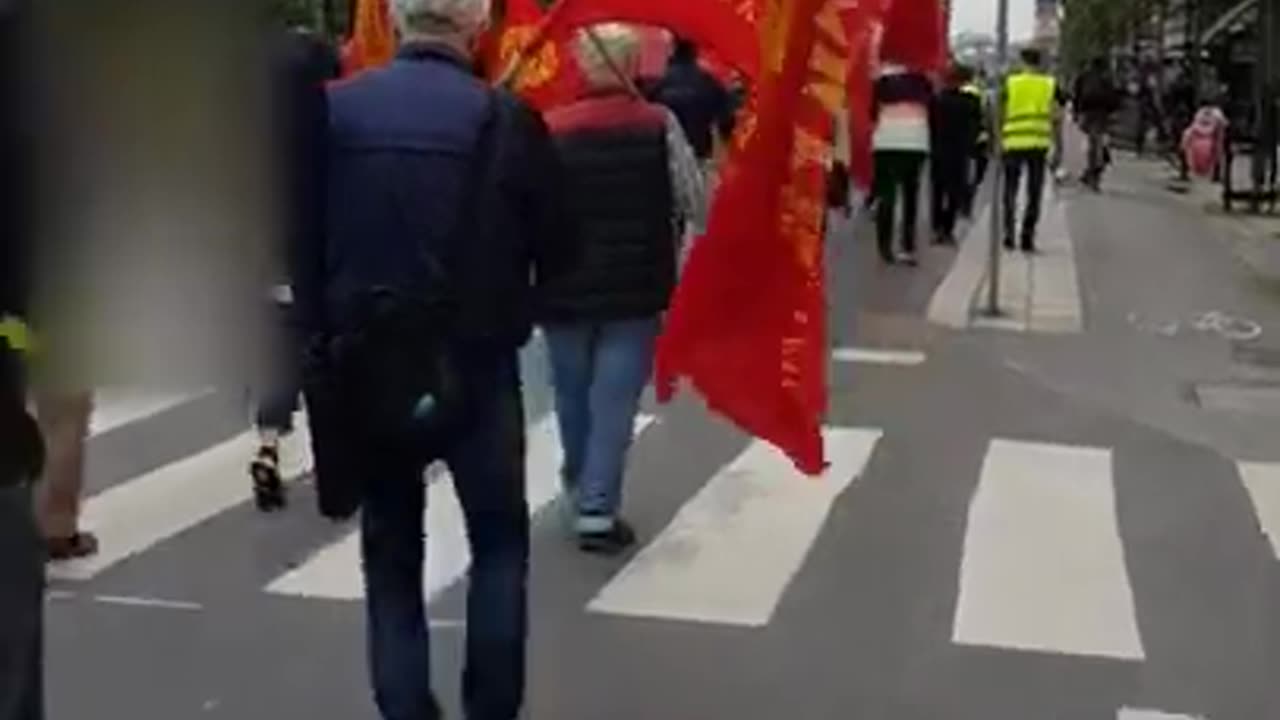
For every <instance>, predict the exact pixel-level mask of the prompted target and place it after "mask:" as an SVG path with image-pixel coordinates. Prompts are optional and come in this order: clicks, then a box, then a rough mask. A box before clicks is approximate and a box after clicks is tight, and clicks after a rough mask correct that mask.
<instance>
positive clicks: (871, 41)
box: [840, 0, 885, 191]
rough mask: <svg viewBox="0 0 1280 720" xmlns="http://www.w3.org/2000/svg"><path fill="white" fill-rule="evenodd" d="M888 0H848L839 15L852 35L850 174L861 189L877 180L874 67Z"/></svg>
mask: <svg viewBox="0 0 1280 720" xmlns="http://www.w3.org/2000/svg"><path fill="white" fill-rule="evenodd" d="M884 5H885V0H845V2H844V3H843V4H842V6H841V10H840V16H841V19H842V20H843V21H844V26H845V31H846V32H847V33H848V36H849V70H848V77H847V84H846V91H847V94H848V98H847V107H848V109H849V128H848V129H849V176H850V178H852V180H853V183H854V184H855V185H856V186H858V187H859V188H861V189H862V190H864V191H865V190H869V189H870V188H871V183H872V181H873V180H874V174H875V171H874V161H873V160H872V147H871V137H872V135H873V133H874V132H875V119H874V117H873V115H872V112H871V111H872V103H873V102H874V97H873V94H874V82H873V80H872V76H873V74H874V71H875V66H876V61H877V55H878V54H879V48H878V47H877V44H876V42H877V40H878V38H879V37H880V33H881V30H882V28H883V19H884Z"/></svg>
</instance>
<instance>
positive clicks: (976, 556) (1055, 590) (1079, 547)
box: [953, 440, 1143, 660]
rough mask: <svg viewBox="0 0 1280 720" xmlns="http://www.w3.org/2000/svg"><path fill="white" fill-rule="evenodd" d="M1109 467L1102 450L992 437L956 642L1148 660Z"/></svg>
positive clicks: (965, 563)
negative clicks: (1130, 583)
mask: <svg viewBox="0 0 1280 720" xmlns="http://www.w3.org/2000/svg"><path fill="white" fill-rule="evenodd" d="M1111 467H1112V462H1111V453H1110V451H1108V450H1105V449H1102V448H1087V447H1069V446H1062V445H1048V444H1044V443H1028V442H1014V441H1010V440H996V441H994V442H992V443H991V446H990V448H989V450H988V451H987V456H986V460H985V462H984V465H983V468H982V477H981V480H980V481H979V485H978V490H977V492H976V493H975V494H974V497H973V502H972V505H971V506H970V510H969V522H968V526H967V531H966V535H965V544H964V555H963V560H962V561H961V566H960V595H959V600H958V601H957V604H956V619H955V628H954V636H953V639H954V640H955V641H956V642H957V643H960V644H962V645H980V646H988V647H1000V648H1010V649H1014V650H1027V651H1034V652H1052V653H1059V654H1071V655H1083V656H1098V657H1109V658H1115V659H1119V660H1142V659H1143V650H1142V640H1141V639H1140V638H1139V636H1138V627H1137V619H1136V613H1135V612H1134V606H1133V590H1132V588H1131V587H1130V585H1129V576H1128V573H1127V572H1126V569H1125V560H1124V548H1123V545H1122V543H1121V540H1120V534H1119V529H1118V525H1117V522H1118V521H1117V518H1116V508H1115V490H1114V484H1113V482H1112V476H1111ZM1049 558H1052V561H1049V560H1048V559H1049ZM1050 618H1051V619H1052V622H1046V620H1047V619H1050Z"/></svg>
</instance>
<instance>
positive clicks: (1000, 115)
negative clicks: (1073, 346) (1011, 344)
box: [987, 0, 1009, 315]
mask: <svg viewBox="0 0 1280 720" xmlns="http://www.w3.org/2000/svg"><path fill="white" fill-rule="evenodd" d="M998 2H999V10H998V12H997V13H996V74H995V75H996V77H995V81H996V82H995V84H996V87H995V102H994V103H992V108H991V120H992V125H993V127H992V128H991V166H992V170H993V172H992V176H993V177H992V179H991V180H992V182H991V223H990V224H991V248H990V250H991V257H990V259H989V262H988V267H987V314H988V315H999V314H1000V248H1001V246H1002V245H1003V244H1004V232H1003V230H1004V228H1003V227H1002V225H1003V224H1004V217H1005V207H1004V204H1005V193H1004V148H1003V147H1002V145H1003V143H1004V138H1003V130H1004V101H1005V97H1004V92H1005V73H1006V72H1007V71H1008V67H1009V0H998Z"/></svg>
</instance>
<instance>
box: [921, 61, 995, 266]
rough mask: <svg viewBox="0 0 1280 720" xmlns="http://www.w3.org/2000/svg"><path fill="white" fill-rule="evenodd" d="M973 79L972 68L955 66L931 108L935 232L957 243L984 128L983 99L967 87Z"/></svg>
mask: <svg viewBox="0 0 1280 720" xmlns="http://www.w3.org/2000/svg"><path fill="white" fill-rule="evenodd" d="M972 79H973V73H972V72H971V71H970V70H969V69H968V68H966V67H963V66H956V67H955V68H953V69H952V70H951V73H950V75H949V76H948V78H947V86H946V88H945V89H944V90H943V91H942V92H941V93H939V94H938V95H937V96H935V97H934V99H933V104H932V106H931V107H930V111H929V130H930V141H929V146H930V148H931V155H930V168H931V169H932V173H933V234H934V241H935V242H936V243H938V244H940V245H950V244H954V243H955V227H956V218H957V217H958V216H959V214H960V213H962V212H964V210H965V208H966V206H967V204H968V196H969V166H970V161H971V159H972V158H973V157H974V156H975V155H976V154H977V146H978V136H979V134H980V133H981V132H982V101H981V100H980V99H979V98H978V97H975V96H974V95H973V94H972V93H968V92H965V90H964V86H965V85H966V84H967V83H968V82H969V81H970V80H972Z"/></svg>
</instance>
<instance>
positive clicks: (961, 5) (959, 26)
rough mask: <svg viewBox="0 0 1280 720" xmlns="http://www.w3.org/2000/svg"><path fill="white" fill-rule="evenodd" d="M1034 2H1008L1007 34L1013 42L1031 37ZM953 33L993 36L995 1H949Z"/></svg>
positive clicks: (1015, 0) (1018, 0) (1024, 0)
mask: <svg viewBox="0 0 1280 720" xmlns="http://www.w3.org/2000/svg"><path fill="white" fill-rule="evenodd" d="M1034 16H1035V0H1009V34H1010V36H1011V37H1012V38H1013V39H1014V40H1024V39H1027V38H1029V37H1031V30H1032V28H1033V22H1032V20H1033V18H1034ZM951 22H952V28H951V31H952V32H953V33H958V32H966V31H967V32H982V33H987V34H991V35H994V34H995V28H996V0H951Z"/></svg>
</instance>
